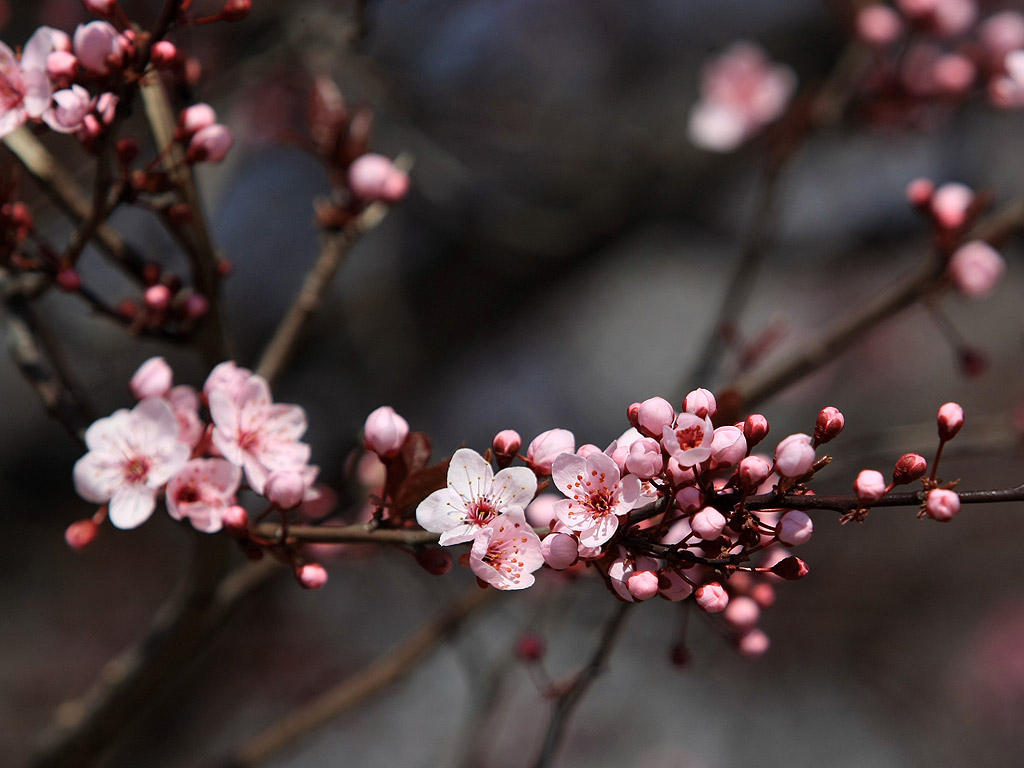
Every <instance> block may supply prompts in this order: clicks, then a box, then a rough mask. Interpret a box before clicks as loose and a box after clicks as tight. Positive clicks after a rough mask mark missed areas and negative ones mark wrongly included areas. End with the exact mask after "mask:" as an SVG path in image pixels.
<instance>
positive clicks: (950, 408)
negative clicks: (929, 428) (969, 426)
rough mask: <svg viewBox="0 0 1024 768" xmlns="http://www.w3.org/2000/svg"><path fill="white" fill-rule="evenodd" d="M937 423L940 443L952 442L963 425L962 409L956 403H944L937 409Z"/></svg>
mask: <svg viewBox="0 0 1024 768" xmlns="http://www.w3.org/2000/svg"><path fill="white" fill-rule="evenodd" d="M937 421H938V425H939V439H940V440H942V442H946V441H947V440H952V439H953V438H954V437H956V435H957V433H958V432H959V431H960V428H961V427H962V426H963V425H964V409H963V408H961V407H960V406H959V405H958V404H956V403H946V404H945V405H943V406H941V407H940V408H939V413H938V417H937Z"/></svg>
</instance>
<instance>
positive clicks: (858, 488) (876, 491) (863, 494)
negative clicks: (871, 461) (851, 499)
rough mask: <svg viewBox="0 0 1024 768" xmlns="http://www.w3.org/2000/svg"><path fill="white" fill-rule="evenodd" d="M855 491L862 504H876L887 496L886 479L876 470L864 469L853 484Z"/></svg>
mask: <svg viewBox="0 0 1024 768" xmlns="http://www.w3.org/2000/svg"><path fill="white" fill-rule="evenodd" d="M853 491H854V493H856V494H857V501H859V502H860V503H861V504H874V503H875V502H876V501H878V500H879V499H880V498H882V497H883V496H884V495H885V477H884V476H883V475H882V473H881V472H879V471H877V470H874V469H862V470H861V471H860V474H859V475H857V479H856V480H855V481H854V483H853Z"/></svg>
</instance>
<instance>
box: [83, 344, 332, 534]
mask: <svg viewBox="0 0 1024 768" xmlns="http://www.w3.org/2000/svg"><path fill="white" fill-rule="evenodd" d="M131 390H132V393H133V394H134V395H135V397H136V398H137V399H138V404H137V405H136V406H135V407H134V408H132V409H131V410H130V411H129V410H127V409H122V410H119V411H116V412H115V413H113V414H112V415H111V416H108V417H106V418H102V419H99V420H98V421H96V422H95V423H93V424H92V425H91V426H90V427H89V429H88V430H86V433H85V442H86V446H87V447H88V449H89V452H88V453H86V454H85V456H83V457H82V458H81V459H79V460H78V462H77V463H76V464H75V467H74V481H75V489H76V490H77V491H78V493H79V495H80V496H82V498H84V499H86V500H88V501H91V502H95V503H97V504H103V505H105V509H106V514H107V515H108V516H109V518H110V522H111V523H113V524H114V526H116V527H118V528H135V527H136V526H139V525H141V524H142V523H144V522H145V521H146V520H147V519H149V517H150V516H151V515H152V514H153V511H154V510H155V509H156V506H157V503H158V502H159V501H161V500H162V501H164V502H165V504H166V508H167V512H168V513H169V514H170V515H171V517H173V518H175V519H177V520H188V521H189V522H190V523H191V524H192V526H193V527H194V528H196V529H197V530H200V531H204V532H206V533H214V532H216V531H219V530H221V528H223V527H225V526H230V525H234V526H236V527H237V526H239V525H240V526H242V527H244V526H245V525H246V521H247V516H246V513H245V510H244V509H243V508H241V507H239V506H237V496H238V493H239V490H240V488H242V487H243V485H244V486H245V487H248V488H249V489H250V490H252V491H253V492H255V493H256V494H259V495H261V496H264V497H265V498H266V499H267V500H268V501H269V502H270V503H271V505H273V506H274V507H277V508H279V509H291V508H294V507H296V506H298V505H299V504H300V503H301V502H302V501H303V500H304V499H306V498H310V497H312V496H314V495H315V494H316V493H317V492H316V490H315V488H314V487H313V483H314V481H315V480H316V476H317V472H318V469H317V467H316V466H314V465H311V464H310V463H309V458H310V451H309V446H308V445H306V444H305V443H303V442H301V440H300V438H301V437H302V435H303V433H304V432H305V431H306V414H305V412H304V411H303V410H302V408H300V407H299V406H296V405H285V404H280V403H274V402H273V399H272V398H271V394H270V388H269V386H268V384H267V382H266V380H265V379H263V378H262V377H261V376H257V375H255V374H253V373H252V371H249V370H247V369H245V368H241V367H238V366H236V365H235V364H234V363H232V362H225V363H221V364H220V365H218V366H217V367H215V368H214V369H213V371H212V372H211V373H210V375H209V377H208V378H207V380H206V383H205V384H204V385H203V388H202V391H201V392H198V391H196V390H195V389H193V388H192V387H190V386H187V385H179V386H173V373H172V371H171V368H170V366H169V365H168V364H167V363H166V361H164V359H163V358H159V357H155V358H151V359H150V360H147V361H146V362H145V363H143V364H142V366H141V367H140V368H139V369H138V371H137V372H136V373H135V375H134V376H133V377H132V380H131ZM204 413H205V414H206V415H208V417H209V420H208V421H207V420H205V419H204ZM243 476H244V483H243ZM102 518H103V511H102V510H101V513H100V516H99V520H102ZM97 522H98V520H97V519H96V518H92V519H88V520H86V521H80V522H79V523H77V524H75V526H73V532H71V533H69V541H71V540H72V538H73V543H76V544H78V545H83V544H85V543H88V541H89V540H90V539H91V537H92V535H95V525H96V523H97Z"/></svg>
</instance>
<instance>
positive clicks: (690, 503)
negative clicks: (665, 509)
mask: <svg viewBox="0 0 1024 768" xmlns="http://www.w3.org/2000/svg"><path fill="white" fill-rule="evenodd" d="M703 505H704V497H703V495H702V494H701V492H700V489H699V488H697V486H695V485H688V486H686V487H685V488H680V489H679V490H678V491H677V492H676V506H678V507H679V509H680V511H682V512H684V513H689V512H696V511H697V510H698V509H700V508H701V507H702V506H703Z"/></svg>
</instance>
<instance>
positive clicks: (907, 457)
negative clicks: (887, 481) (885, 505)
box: [892, 453, 928, 485]
mask: <svg viewBox="0 0 1024 768" xmlns="http://www.w3.org/2000/svg"><path fill="white" fill-rule="evenodd" d="M927 471H928V462H927V461H925V458H924V456H921V455H920V454H917V453H904V454H903V455H902V456H900V457H899V459H897V461H896V466H895V467H894V468H893V470H892V482H893V485H903V484H904V483H912V482H914V481H915V480H917V479H918V478H921V477H923V476H924V473H925V472H927Z"/></svg>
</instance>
